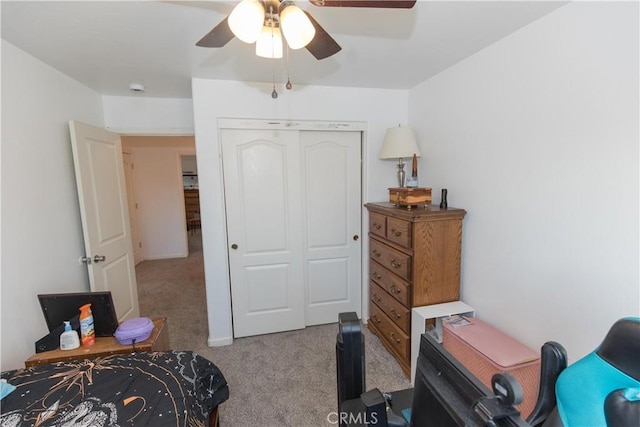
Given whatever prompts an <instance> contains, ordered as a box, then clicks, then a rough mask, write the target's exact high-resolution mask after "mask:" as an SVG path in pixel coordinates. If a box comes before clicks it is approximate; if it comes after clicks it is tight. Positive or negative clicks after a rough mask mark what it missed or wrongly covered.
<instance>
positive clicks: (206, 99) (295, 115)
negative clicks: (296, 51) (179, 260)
mask: <svg viewBox="0 0 640 427" xmlns="http://www.w3.org/2000/svg"><path fill="white" fill-rule="evenodd" d="M192 87H193V99H194V115H195V129H196V150H197V153H198V179H199V184H200V208H201V215H202V233H203V251H204V256H205V276H206V282H207V305H208V311H209V344H210V345H221V344H227V343H230V342H231V340H232V325H231V305H230V302H231V299H230V289H229V277H228V265H227V248H226V230H225V220H224V206H223V186H222V179H221V163H220V148H219V140H218V125H217V119H219V118H254V119H279V120H285V119H290V120H335V121H363V122H367V132H366V144H365V151H364V153H363V156H364V157H365V159H364V167H365V183H366V187H365V188H364V191H363V197H364V199H365V201H369V200H371V201H379V200H384V198H385V197H386V196H387V194H388V193H387V190H386V189H387V188H388V187H390V186H392V185H393V182H394V179H395V172H394V171H395V164H394V162H386V161H381V160H378V158H377V157H378V153H379V151H380V147H381V145H382V139H383V137H384V132H385V130H386V128H388V127H391V126H396V125H397V124H398V123H403V124H404V123H406V120H407V105H408V93H407V91H404V90H379V89H357V88H338V87H315V86H308V87H299V86H298V87H296V88H295V89H294V90H293V91H283V92H282V93H281V94H280V97H279V98H278V99H275V100H274V99H272V98H271V97H270V95H269V94H270V93H271V87H270V86H269V85H266V84H254V85H246V84H242V83H238V82H229V81H214V80H204V79H193V81H192ZM366 227H367V225H366V223H365V224H363V234H364V233H366V229H367V228H366ZM363 251H364V253H366V248H364V247H363ZM366 258H367V257H366V256H365V257H364V261H365V263H366ZM363 300H366V295H364V296H363Z"/></svg>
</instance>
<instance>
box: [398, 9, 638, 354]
mask: <svg viewBox="0 0 640 427" xmlns="http://www.w3.org/2000/svg"><path fill="white" fill-rule="evenodd" d="M638 75H639V74H638V3H637V2H633V3H631V2H627V3H617V4H612V3H608V2H574V3H570V4H569V5H567V6H564V7H562V8H560V9H558V10H557V11H555V12H553V13H551V14H550V15H548V16H546V17H544V18H542V19H541V20H539V21H537V22H534V23H532V24H531V25H529V26H527V27H525V28H524V29H522V30H520V31H518V32H516V33H514V34H513V35H511V36H509V37H507V38H505V39H503V40H502V41H499V42H497V43H495V44H494V45H492V46H490V47H489V48H487V49H485V50H483V51H481V52H479V53H478V54H476V55H474V56H472V57H470V58H468V59H466V60H465V61H462V62H461V63H459V64H458V65H456V66H454V67H452V68H450V69H449V70H446V71H444V72H443V73H441V74H439V75H438V76H436V77H434V78H432V79H430V80H428V81H426V82H424V83H423V84H421V85H419V86H418V87H416V88H414V89H412V90H411V92H410V103H409V105H410V107H409V109H410V124H411V125H412V126H413V127H414V128H415V129H416V131H417V136H418V138H419V140H420V143H421V152H422V155H423V157H422V162H423V166H422V169H421V171H423V172H422V173H421V177H420V179H421V182H424V183H428V184H430V185H431V186H433V187H434V190H436V193H435V197H434V199H435V201H437V202H439V200H440V197H439V194H440V193H439V190H440V188H443V187H446V188H448V190H449V205H450V206H456V207H461V208H466V209H467V210H468V216H467V218H466V219H465V223H464V238H463V258H462V259H463V274H462V298H463V300H464V301H465V302H467V303H469V304H470V305H472V306H473V307H475V308H476V309H477V314H478V316H479V317H481V318H482V319H485V320H486V321H488V322H489V323H492V324H494V325H497V326H499V327H500V328H502V329H504V330H506V331H507V332H509V333H512V334H513V335H515V336H517V337H519V338H520V339H522V340H523V341H524V342H526V343H527V344H529V345H530V346H532V347H533V348H539V346H541V345H542V344H543V343H544V342H545V341H547V340H555V341H558V342H560V343H562V344H563V345H564V346H565V347H566V348H567V350H568V353H569V357H570V359H572V360H575V359H577V358H579V357H581V356H583V355H584V354H586V353H588V352H590V351H592V350H593V349H594V347H595V346H596V345H597V344H598V343H599V342H600V341H601V340H602V338H603V337H604V335H605V333H606V331H607V330H608V328H609V326H610V325H611V324H612V323H613V322H614V321H615V320H617V319H618V318H620V317H624V316H629V315H636V316H637V315H638V314H639V313H640V310H639V298H640V296H639V280H638V268H639V266H638V262H639V253H638V233H639V230H638V218H639V216H638V203H639V200H638V194H639V185H638V179H639V175H638V171H639V168H638V140H639V138H638V125H639V123H638V120H639V119H638V117H639V111H638Z"/></svg>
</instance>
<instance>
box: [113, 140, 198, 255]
mask: <svg viewBox="0 0 640 427" xmlns="http://www.w3.org/2000/svg"><path fill="white" fill-rule="evenodd" d="M122 140H123V143H126V144H127V146H128V147H130V149H131V152H132V155H133V163H134V166H135V167H134V169H133V181H134V192H135V195H136V203H137V205H138V210H137V212H136V214H137V225H138V234H139V237H140V241H141V242H142V253H143V258H144V259H145V260H153V259H165V258H181V257H186V256H188V255H189V251H188V243H187V231H186V219H185V207H184V192H183V185H182V165H181V158H180V156H181V155H194V154H195V143H194V140H193V137H192V136H189V137H185V136H173V137H172V136H155V137H141V136H123V137H122Z"/></svg>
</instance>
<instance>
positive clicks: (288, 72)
mask: <svg viewBox="0 0 640 427" xmlns="http://www.w3.org/2000/svg"><path fill="white" fill-rule="evenodd" d="M290 74H291V67H289V44H288V43H287V84H286V85H285V86H284V87H286V88H287V90H291V88H292V87H293V85H292V84H291V79H290V78H289V75H290Z"/></svg>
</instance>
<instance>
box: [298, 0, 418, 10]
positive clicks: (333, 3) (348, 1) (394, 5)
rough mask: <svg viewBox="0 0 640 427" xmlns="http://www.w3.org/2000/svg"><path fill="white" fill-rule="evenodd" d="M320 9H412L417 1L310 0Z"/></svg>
mask: <svg viewBox="0 0 640 427" xmlns="http://www.w3.org/2000/svg"><path fill="white" fill-rule="evenodd" d="M309 2H310V3H311V4H313V5H314V6H320V7H372V8H383V9H411V8H412V7H413V6H414V5H415V4H416V0H309Z"/></svg>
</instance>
